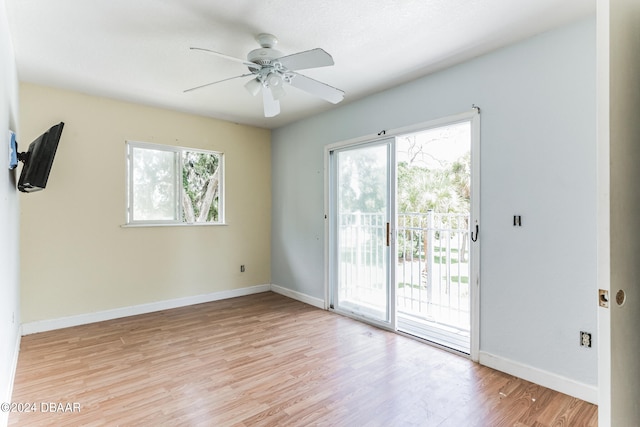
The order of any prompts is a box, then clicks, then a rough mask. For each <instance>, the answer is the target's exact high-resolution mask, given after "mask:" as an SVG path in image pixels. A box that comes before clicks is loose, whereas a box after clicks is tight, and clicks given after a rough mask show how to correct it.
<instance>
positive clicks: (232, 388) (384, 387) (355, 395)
mask: <svg viewBox="0 0 640 427" xmlns="http://www.w3.org/2000/svg"><path fill="white" fill-rule="evenodd" d="M13 401H14V402H16V403H17V402H22V403H27V402H29V403H35V404H36V412H32V413H17V412H13V413H11V414H10V416H9V425H10V426H45V425H46V426H48V425H56V426H74V425H87V426H101V425H110V426H111V425H131V426H165V425H166V426H280V425H282V426H308V425H326V426H443V427H444V426H451V427H467V426H470V427H472V426H491V427H493V426H517V427H524V426H531V427H542V426H595V425H597V407H596V406H594V405H591V404H588V403H586V402H583V401H580V400H578V399H575V398H572V397H569V396H567V395H564V394H560V393H557V392H554V391H551V390H548V389H545V388H543V387H540V386H537V385H535V384H532V383H529V382H527V381H524V380H520V379H517V378H515V377H513V376H510V375H507V374H504V373H501V372H498V371H494V370H492V369H489V368H486V367H483V366H480V365H477V364H475V363H472V362H471V361H469V360H467V359H465V358H463V357H459V356H456V355H453V354H450V353H447V352H445V351H442V350H439V349H436V348H434V347H431V346H429V345H426V344H424V343H421V342H418V341H416V340H413V339H410V338H407V337H403V336H400V335H397V334H394V333H391V332H386V331H382V330H380V329H376V328H374V327H371V326H368V325H365V324H362V323H360V322H356V321H354V320H351V319H348V318H345V317H342V316H339V315H336V314H333V313H329V312H326V311H323V310H319V309H316V308H314V307H311V306H309V305H306V304H303V303H300V302H298V301H294V300H291V299H288V298H286V297H283V296H280V295H277V294H273V293H263V294H256V295H251V296H247V297H241V298H234V299H229V300H224V301H216V302H212V303H207V304H200V305H196V306H190V307H184V308H178V309H174V310H166V311H161V312H156V313H151V314H146V315H140V316H133V317H128V318H124V319H118V320H112V321H107V322H101V323H95V324H91V325H85V326H77V327H73V328H68V329H62V330H57V331H52V332H45V333H41V334H34V335H28V336H25V337H23V339H22V345H21V351H20V356H19V361H18V370H17V374H16V380H15V385H14V392H13ZM42 402H53V403H56V404H60V403H62V404H63V407H62V409H72V408H73V406H72V405H73V404H79V405H80V412H77V411H76V412H55V413H52V412H51V411H49V412H42V409H43V407H42ZM67 403H68V404H69V406H68V407H66V408H65V407H64V404H67ZM54 408H55V409H60V406H59V405H58V406H57V407H56V406H54ZM76 408H77V407H76ZM44 409H51V407H50V405H46V404H45V405H44Z"/></svg>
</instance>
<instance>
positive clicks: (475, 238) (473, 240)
mask: <svg viewBox="0 0 640 427" xmlns="http://www.w3.org/2000/svg"><path fill="white" fill-rule="evenodd" d="M471 241H472V242H477V241H478V224H476V236H475V237H473V231H472V232H471Z"/></svg>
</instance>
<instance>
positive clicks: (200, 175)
mask: <svg viewBox="0 0 640 427" xmlns="http://www.w3.org/2000/svg"><path fill="white" fill-rule="evenodd" d="M219 163H220V158H219V156H217V155H215V154H210V153H200V152H193V151H184V152H183V153H182V194H183V197H182V209H183V220H184V221H185V222H210V221H218V207H219V204H218V201H219V188H220V185H219V183H220V179H219V172H218V170H219Z"/></svg>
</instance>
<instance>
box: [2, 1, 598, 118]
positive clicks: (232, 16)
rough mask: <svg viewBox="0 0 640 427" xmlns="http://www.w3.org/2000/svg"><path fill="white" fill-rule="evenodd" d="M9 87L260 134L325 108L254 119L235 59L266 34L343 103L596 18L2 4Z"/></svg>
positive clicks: (478, 8)
mask: <svg viewBox="0 0 640 427" xmlns="http://www.w3.org/2000/svg"><path fill="white" fill-rule="evenodd" d="M6 4H7V13H8V15H9V26H10V31H11V34H12V38H13V43H14V48H15V54H16V62H17V67H18V77H19V79H20V80H21V81H27V82H33V83H39V84H44V85H49V86H55V87H62V88H68V89H72V90H77V91H80V92H84V93H88V94H94V95H99V96H106V97H111V98H116V99H122V100H126V101H132V102H136V103H141V104H147V105H153V106H159V107H164V108H169V109H173V110H178V111H185V112H189V113H195V114H199V115H204V116H210V117H217V118H221V119H225V120H230V121H233V122H238V123H244V124H251V125H255V126H260V127H265V128H276V127H279V126H282V125H284V124H287V123H291V122H293V121H295V120H298V119H301V118H304V117H308V116H311V115H313V114H316V113H318V112H320V111H324V110H327V109H330V108H334V105H332V104H329V103H327V102H325V101H322V100H319V99H316V98H314V97H312V96H310V95H308V94H306V93H304V92H300V91H299V90H297V89H295V88H287V95H286V97H285V98H284V99H282V101H281V106H282V112H281V114H280V115H279V116H277V117H274V118H270V119H266V118H264V117H263V111H262V101H261V99H260V97H259V96H258V97H256V98H254V97H252V96H251V95H250V94H249V93H248V92H247V91H246V90H245V89H244V88H243V84H244V82H245V80H247V79H248V78H245V79H236V80H230V81H228V82H224V83H220V84H217V85H213V86H209V87H207V88H204V89H201V90H198V91H194V92H189V93H183V91H184V90H185V89H188V88H191V87H194V86H198V85H201V84H204V83H208V82H212V81H216V80H221V79H225V78H227V77H232V76H236V75H240V74H244V73H245V72H247V68H246V67H244V66H243V65H242V64H239V63H235V62H232V61H227V60H225V59H222V58H219V57H216V56H214V55H211V54H208V53H205V52H198V51H191V50H190V49H189V47H190V46H196V47H203V48H207V49H212V50H216V51H219V52H223V53H225V54H227V55H231V56H234V57H238V58H243V59H244V58H246V54H247V53H248V52H249V51H250V50H252V49H255V48H257V47H259V46H258V44H257V42H256V41H255V39H254V37H255V36H256V35H257V34H259V33H262V32H267V33H272V34H275V35H276V36H277V37H278V39H279V41H280V43H279V44H278V46H277V49H278V50H280V51H282V52H283V53H284V54H285V55H287V54H292V53H296V52H299V51H304V50H308V49H312V48H316V47H321V48H323V49H324V50H326V51H327V52H329V53H330V54H331V55H332V56H333V58H334V61H335V66H333V67H326V68H319V69H313V70H305V71H302V74H305V75H307V76H309V77H312V78H314V79H317V80H321V81H323V82H325V83H327V84H329V85H331V86H335V87H337V88H340V89H342V90H344V91H345V92H346V96H345V99H344V101H342V103H343V104H344V103H349V102H352V101H354V100H357V99H359V98H362V97H364V96H366V95H369V94H371V93H375V92H379V91H380V90H383V89H386V88H389V87H392V86H396V85H398V84H400V83H403V82H406V81H409V80H412V79H415V78H417V77H420V76H423V75H426V74H428V73H430V72H433V71H436V70H439V69H442V68H444V67H447V66H450V65H453V64H455V63H459V62H462V61H464V60H467V59H469V58H472V57H474V56H478V55H480V54H483V53H486V52H489V51H491V50H493V49H496V48H498V47H501V46H504V45H507V44H510V43H513V42H515V41H518V40H521V39H523V38H526V37H529V36H531V35H534V34H536V33H540V32H543V31H547V30H549V29H551V28H554V27H557V26H559V25H562V24H564V23H567V22H570V21H574V20H577V19H580V18H583V17H586V16H588V15H590V14H593V13H594V12H595V0H316V1H312V0H262V1H256V0H227V1H222V0H102V1H101V0H93V1H88V0H55V1H54V0H6Z"/></svg>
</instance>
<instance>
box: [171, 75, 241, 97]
mask: <svg viewBox="0 0 640 427" xmlns="http://www.w3.org/2000/svg"><path fill="white" fill-rule="evenodd" d="M247 76H253V73H247V74H242V75H241V76H235V77H229V78H228V79H223V80H218V81H215V82H211V83H207V84H204V85H200V86H196V87H192V88H191V89H187V90H185V91H183V92H184V93H187V92H191V91H193V90H196V89H202V88H203V87H207V86H211V85H215V84H217V83H222V82H226V81H227V80H233V79H239V78H241V77H247Z"/></svg>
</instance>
